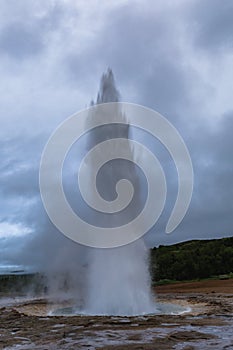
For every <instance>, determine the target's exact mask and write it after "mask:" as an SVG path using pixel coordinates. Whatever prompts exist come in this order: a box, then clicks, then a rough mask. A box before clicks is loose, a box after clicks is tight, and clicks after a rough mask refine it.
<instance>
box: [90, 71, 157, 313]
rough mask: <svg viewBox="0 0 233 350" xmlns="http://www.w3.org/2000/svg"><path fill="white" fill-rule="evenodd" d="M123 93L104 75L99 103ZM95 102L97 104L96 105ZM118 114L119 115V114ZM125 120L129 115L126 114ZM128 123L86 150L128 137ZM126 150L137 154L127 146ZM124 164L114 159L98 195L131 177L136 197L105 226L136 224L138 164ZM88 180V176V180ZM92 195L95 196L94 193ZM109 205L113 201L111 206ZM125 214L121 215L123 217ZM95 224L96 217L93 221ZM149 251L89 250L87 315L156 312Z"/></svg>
mask: <svg viewBox="0 0 233 350" xmlns="http://www.w3.org/2000/svg"><path fill="white" fill-rule="evenodd" d="M118 99H119V93H118V91H117V89H116V86H115V81H114V76H113V73H112V71H111V70H110V69H109V70H108V71H107V73H106V74H104V75H103V76H102V80H101V84H100V90H99V93H98V97H97V101H96V104H101V103H108V102H118ZM92 104H94V102H92ZM119 113H120V111H119ZM92 118H101V115H95V113H92V114H91V115H90V118H89V120H87V123H90V124H91V120H92ZM121 118H122V120H123V118H127V116H124V115H122V116H121ZM129 132H130V128H129V125H126V124H124V125H123V124H121V123H120V122H119V116H118V124H108V125H107V126H106V127H103V128H99V129H97V130H96V131H93V132H92V133H91V134H90V136H89V139H88V144H87V148H88V149H90V148H91V147H93V145H95V144H98V143H99V142H101V141H103V140H109V139H113V138H120V137H121V138H125V139H127V140H128V139H129ZM126 147H127V152H129V153H130V152H131V153H132V152H133V149H132V148H131V147H130V143H128V145H127V146H126ZM93 163H94V160H92V159H90V160H89V163H88V164H87V169H88V172H89V174H90V175H91V173H92V171H93ZM129 163H130V162H124V161H123V162H121V161H120V160H119V159H116V160H114V161H112V162H109V163H108V164H107V165H106V169H104V171H103V173H102V174H101V175H100V177H99V181H97V187H98V191H99V192H100V193H101V195H102V196H103V197H104V198H105V199H106V200H112V199H113V198H112V197H114V185H115V184H116V183H117V181H119V180H120V179H128V180H129V181H130V182H131V183H132V184H133V187H134V198H133V200H132V204H131V205H129V206H128V207H127V208H126V209H125V211H123V212H122V213H116V214H115V213H111V214H108V215H105V216H104V218H103V219H102V221H101V224H102V225H103V226H104V227H109V228H110V229H111V227H114V226H116V225H119V223H122V222H123V223H125V222H126V221H127V220H132V218H134V216H136V215H137V214H138V212H139V211H140V209H141V207H142V206H143V199H142V198H143V195H142V186H141V181H140V177H139V173H138V169H137V168H136V166H135V164H129ZM87 182H88V178H87ZM87 187H88V186H87ZM90 195H91V194H90ZM109 203H110V204H109V205H111V202H109ZM120 214H121V215H120ZM92 219H93V220H95V218H92ZM148 260H149V252H148V249H147V248H146V246H145V243H144V241H143V239H139V240H137V241H135V242H133V243H131V244H127V245H125V246H122V247H117V248H111V249H110V248H107V249H100V248H98V249H90V251H89V252H88V267H87V293H86V300H85V306H84V312H85V313H87V314H92V315H96V314H99V315H101V314H104V315H139V314H147V313H154V312H155V311H156V307H155V303H154V301H153V295H152V292H151V285H150V283H151V281H150V274H149V261H148Z"/></svg>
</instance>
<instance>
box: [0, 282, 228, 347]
mask: <svg viewBox="0 0 233 350" xmlns="http://www.w3.org/2000/svg"><path fill="white" fill-rule="evenodd" d="M156 292H157V299H158V300H159V301H161V302H171V301H172V302H174V303H177V304H180V305H183V306H188V305H189V306H191V308H192V311H191V312H189V313H186V314H183V315H180V316H177V315H146V316H137V317H113V316H112V317H110V316H109V317H103V316H101V317H100V316H95V317H93V316H72V317H71V316H48V311H49V310H51V308H53V307H56V305H53V304H51V303H48V301H46V300H43V299H40V300H28V301H25V300H23V301H22V300H21V301H20V300H16V301H14V302H13V303H11V302H10V301H9V300H8V304H7V305H6V306H5V307H2V308H1V309H0V349H20V350H23V349H25V350H26V349H36V350H42V349H43V350H46V349H47V350H52V349H54V350H55V349H71V350H72V349H102V350H103V349H104V350H110V349H111V350H116V349H137V350H139V349H159V350H163V349H177V350H179V349H183V350H191V349H227V350H231V349H233V280H226V281H208V282H196V283H180V284H174V285H166V286H159V287H157V288H156ZM2 300H3V298H2Z"/></svg>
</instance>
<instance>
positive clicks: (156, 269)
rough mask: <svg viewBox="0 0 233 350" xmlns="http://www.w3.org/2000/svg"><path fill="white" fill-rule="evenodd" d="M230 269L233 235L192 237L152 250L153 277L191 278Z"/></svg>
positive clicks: (154, 279) (155, 279)
mask: <svg viewBox="0 0 233 350" xmlns="http://www.w3.org/2000/svg"><path fill="white" fill-rule="evenodd" d="M230 273H233V237H230V238H222V239H214V240H194V241H188V242H183V243H178V244H174V245H171V246H159V247H158V248H153V249H152V250H151V274H152V279H153V281H161V280H166V279H168V280H178V281H182V280H192V279H201V278H209V277H214V276H219V275H225V274H230Z"/></svg>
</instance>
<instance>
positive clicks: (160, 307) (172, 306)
mask: <svg viewBox="0 0 233 350" xmlns="http://www.w3.org/2000/svg"><path fill="white" fill-rule="evenodd" d="M191 311H192V309H191V307H189V306H183V305H179V304H176V303H167V302H157V303H156V305H155V308H154V311H153V312H151V313H142V314H134V313H130V314H129V313H128V314H124V313H123V312H119V313H112V314H111V313H109V314H108V313H98V314H97V313H93V312H90V311H88V310H81V309H80V308H78V307H76V306H69V307H63V308H57V309H55V310H52V311H51V312H50V313H49V315H50V316H144V315H182V314H184V313H188V312H191Z"/></svg>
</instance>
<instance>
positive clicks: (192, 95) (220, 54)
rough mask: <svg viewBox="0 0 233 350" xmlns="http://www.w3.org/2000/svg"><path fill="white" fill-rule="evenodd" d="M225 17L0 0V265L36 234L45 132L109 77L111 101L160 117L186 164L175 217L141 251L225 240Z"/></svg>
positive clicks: (207, 8)
mask: <svg viewBox="0 0 233 350" xmlns="http://www.w3.org/2000/svg"><path fill="white" fill-rule="evenodd" d="M232 18H233V2H232V1H231V0H223V1H221V0H204V1H203V0H189V1H185V0H175V1H162V0H161V1H159V0H158V1H152V0H151V1H150V0H149V1H142V0H138V1H133V0H132V1H130V0H128V1H124V0H117V1H107V0H106V1H101V2H99V1H94V0H89V1H85V0H79V1H78V0H77V1H75V0H57V1H56V0H38V1H37V0H34V1H31V0H21V1H18V0H1V2H0V75H1V85H0V89H1V91H0V111H1V114H0V115H1V128H0V135H1V138H0V143H1V147H0V154H1V173H0V191H1V196H0V208H1V210H0V254H2V257H3V258H4V259H6V255H7V254H8V253H9V250H8V249H9V247H10V249H11V251H14V250H16V249H19V247H21V244H22V242H23V240H26V239H28V237H29V236H28V234H29V232H31V233H30V234H29V235H30V237H31V236H32V235H33V233H34V232H38V231H39V230H42V231H43V230H47V228H45V227H46V225H44V222H45V221H46V218H45V216H46V214H45V212H44V211H43V208H42V205H41V200H40V195H39V187H38V169H39V161H40V156H41V152H42V150H43V147H44V145H45V142H46V140H47V139H48V137H49V135H50V134H51V132H52V131H53V130H54V129H55V127H56V126H58V124H59V123H60V122H62V121H63V120H64V119H65V118H66V117H68V116H69V115H71V114H73V113H75V112H77V111H78V110H80V109H82V108H85V107H86V106H87V105H89V101H90V100H91V99H92V98H95V97H96V93H97V91H98V86H99V80H100V77H101V75H102V73H103V72H104V71H106V69H107V68H108V67H111V68H112V69H113V72H114V74H115V78H116V82H117V86H118V89H119V90H120V92H121V96H122V100H123V101H126V102H133V103H138V104H142V105H144V106H147V107H150V108H153V109H155V110H157V111H158V112H160V113H161V114H163V115H164V116H165V117H166V118H167V119H168V120H169V121H170V122H172V123H173V125H174V126H175V127H176V128H177V129H178V130H179V132H180V134H181V135H182V136H183V138H184V140H185V142H186V144H187V146H188V148H189V150H190V154H191V157H192V161H193V166H194V182H195V184H194V193H193V199H192V202H191V206H190V208H189V211H188V213H187V215H186V217H185V219H184V220H183V222H182V223H181V224H180V226H179V227H178V228H177V229H176V231H174V232H173V233H172V234H171V235H170V236H167V235H166V234H165V233H164V231H165V226H166V222H167V219H168V217H167V215H165V214H164V215H163V216H162V218H161V220H160V221H159V222H158V224H157V226H156V227H155V228H154V230H153V232H150V234H149V235H148V237H147V241H148V243H149V245H151V246H153V245H158V244H166V243H172V242H179V241H183V240H189V239H194V238H214V237H223V236H231V235H232V234H233V225H232V223H233V200H232V199H233V162H232V160H233V157H232V156H233V137H232V133H233V98H232V96H233V20H232ZM173 176H174V177H175V176H177V175H176V172H175V170H174V175H173ZM22 234H27V236H25V237H21V238H19V237H20V236H21V235H22ZM0 260H1V256H0Z"/></svg>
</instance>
